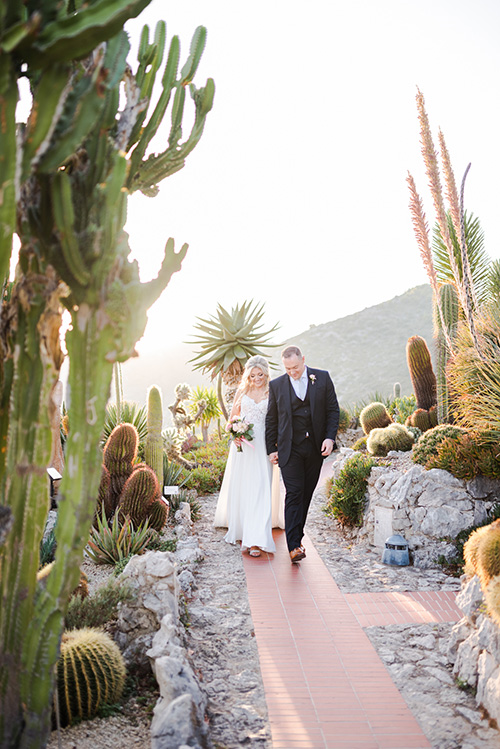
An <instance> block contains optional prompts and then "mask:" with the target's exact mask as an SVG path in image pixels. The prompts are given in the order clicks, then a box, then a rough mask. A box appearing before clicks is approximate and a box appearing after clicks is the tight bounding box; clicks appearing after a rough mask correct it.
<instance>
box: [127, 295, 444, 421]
mask: <svg viewBox="0 0 500 749" xmlns="http://www.w3.org/2000/svg"><path fill="white" fill-rule="evenodd" d="M412 335H421V336H423V337H424V338H425V339H426V341H427V343H428V345H429V348H431V350H432V292H431V289H430V286H428V285H427V284H423V285H421V286H416V287H415V288H413V289H410V290H409V291H407V292H405V293H404V294H401V295H400V296H396V297H394V298H393V299H391V300H390V301H388V302H383V303H382V304H377V305H375V306H373V307H367V308H366V309H364V310H362V311H361V312H356V313H355V314H353V315H349V316H347V317H342V318H340V319H338V320H334V321H332V322H328V323H324V324H323V325H316V326H311V327H310V328H309V330H306V331H304V332H303V333H300V334H299V335H297V336H295V337H294V338H292V339H290V340H289V341H287V343H295V344H297V345H298V346H300V348H301V349H302V351H303V352H304V354H305V356H306V360H307V362H308V363H309V364H310V365H311V366H315V367H319V368H323V369H328V370H329V371H330V373H331V375H332V377H333V380H334V382H335V387H336V390H337V393H338V397H339V400H340V402H341V403H342V404H343V405H348V404H351V403H355V402H356V401H360V400H365V399H366V398H368V396H370V395H372V394H373V393H375V392H379V393H381V394H382V395H390V394H391V393H392V391H393V386H394V383H395V382H400V383H401V392H402V393H403V395H409V394H410V393H411V392H412V387H411V381H410V376H409V373H408V367H407V365H406V354H405V348H406V342H407V340H408V338H409V337H410V336H412ZM192 356H193V353H192V351H191V349H190V347H189V346H187V345H186V344H179V345H177V346H175V347H174V348H168V349H167V348H165V349H161V348H159V349H158V351H157V352H156V353H155V354H150V355H142V356H140V357H139V358H137V359H131V360H129V361H128V362H126V363H125V364H124V365H123V385H124V393H125V398H126V399H127V400H132V401H136V402H138V403H144V402H145V399H146V393H147V389H148V387H149V386H150V385H152V384H155V385H158V386H159V387H160V388H161V390H162V393H163V399H164V413H165V424H170V423H171V421H170V418H169V412H168V409H167V406H168V404H170V403H172V402H173V401H174V388H175V386H176V385H177V384H178V383H180V382H187V383H188V384H189V385H191V387H196V386H197V385H200V384H204V385H209V384H210V382H209V380H208V378H204V377H203V376H202V375H201V374H200V373H199V372H193V371H192V370H191V365H189V364H187V361H188V360H189V359H190V358H192ZM272 358H273V360H274V361H279V349H278V350H277V351H276V352H274V354H273V356H272Z"/></svg>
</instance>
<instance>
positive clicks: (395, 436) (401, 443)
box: [366, 423, 413, 457]
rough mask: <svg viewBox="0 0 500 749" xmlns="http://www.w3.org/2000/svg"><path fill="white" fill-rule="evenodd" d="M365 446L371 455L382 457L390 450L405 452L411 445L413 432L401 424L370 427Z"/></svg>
mask: <svg viewBox="0 0 500 749" xmlns="http://www.w3.org/2000/svg"><path fill="white" fill-rule="evenodd" d="M366 447H367V450H368V452H369V453H370V454H371V455H374V456H377V457H383V456H385V455H387V453H388V452H390V451H391V450H398V451H400V452H407V451H408V450H411V449H412V447H413V434H412V433H411V432H410V431H408V429H407V428H406V427H405V426H403V424H397V423H396V424H389V426H386V427H382V428H376V429H372V430H371V431H370V434H369V435H368V437H367V439H366Z"/></svg>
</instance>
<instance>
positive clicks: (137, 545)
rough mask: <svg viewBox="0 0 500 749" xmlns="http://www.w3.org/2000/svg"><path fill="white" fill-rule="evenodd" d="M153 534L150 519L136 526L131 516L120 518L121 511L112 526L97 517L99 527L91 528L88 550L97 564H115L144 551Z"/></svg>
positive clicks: (116, 514)
mask: <svg viewBox="0 0 500 749" xmlns="http://www.w3.org/2000/svg"><path fill="white" fill-rule="evenodd" d="M153 534H154V530H153V529H152V528H150V527H149V523H148V520H146V521H145V522H144V523H143V524H142V525H139V526H138V527H137V528H134V526H133V524H132V521H131V520H130V518H128V517H126V518H124V519H123V518H120V516H119V513H115V515H114V517H113V520H112V523H111V525H110V526H109V525H108V524H107V523H106V521H103V520H102V519H101V518H100V517H97V527H96V528H91V529H90V539H89V542H88V544H87V546H86V551H87V554H88V556H89V557H90V559H91V560H92V561H93V562H95V564H112V565H114V564H116V563H117V562H121V561H122V560H123V559H125V557H129V556H131V555H133V554H140V553H141V552H142V551H144V549H145V548H146V545H147V543H148V541H149V540H150V539H151V537H152V535H153Z"/></svg>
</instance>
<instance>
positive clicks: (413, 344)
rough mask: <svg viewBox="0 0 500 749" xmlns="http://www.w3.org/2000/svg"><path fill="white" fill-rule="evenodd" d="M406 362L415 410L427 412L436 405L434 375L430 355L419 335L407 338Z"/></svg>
mask: <svg viewBox="0 0 500 749" xmlns="http://www.w3.org/2000/svg"><path fill="white" fill-rule="evenodd" d="M406 360H407V362H408V369H409V370H410V378H411V382H412V385H413V392H414V393H415V398H416V399H417V408H423V409H424V410H425V411H428V410H429V409H430V407H431V406H435V405H436V375H435V374H434V370H433V369H432V361H431V354H430V351H429V349H428V347H427V343H426V342H425V339H424V338H422V337H421V336H419V335H414V336H411V338H408V342H407V344H406Z"/></svg>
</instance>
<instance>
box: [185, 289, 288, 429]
mask: <svg viewBox="0 0 500 749" xmlns="http://www.w3.org/2000/svg"><path fill="white" fill-rule="evenodd" d="M263 316H264V305H261V306H260V307H259V306H258V305H257V304H256V305H254V304H253V301H250V302H243V303H242V304H241V305H239V304H237V305H236V307H233V309H232V310H231V312H228V311H226V310H225V309H224V307H223V306H222V305H221V304H219V305H218V307H217V312H216V314H215V315H213V316H211V317H209V318H208V319H207V320H204V319H201V318H198V320H199V323H198V324H197V325H196V326H195V327H196V328H197V329H198V330H199V331H201V335H196V336H195V338H194V341H191V343H192V344H193V345H195V346H199V347H200V349H201V351H200V352H199V353H197V354H196V356H195V357H193V358H192V359H190V362H192V363H193V367H194V369H201V370H202V372H207V373H208V374H210V376H211V378H212V380H214V379H215V378H216V377H218V391H217V395H218V398H219V404H220V407H221V410H222V413H223V414H224V417H225V418H226V419H227V418H228V413H227V408H226V404H225V403H224V399H223V398H222V382H224V384H225V385H226V387H229V388H235V387H236V386H237V385H238V384H239V382H240V380H241V376H242V374H243V369H244V368H245V364H246V362H247V360H248V359H249V358H250V357H251V356H255V355H256V354H262V350H263V349H269V348H273V346H274V344H272V343H270V342H269V336H270V335H272V333H274V332H275V330H276V329H277V328H278V325H277V324H276V325H274V326H273V327H272V328H271V329H270V330H267V331H265V332H263V331H261V330H260V328H261V327H262V322H261V320H262V318H263Z"/></svg>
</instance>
